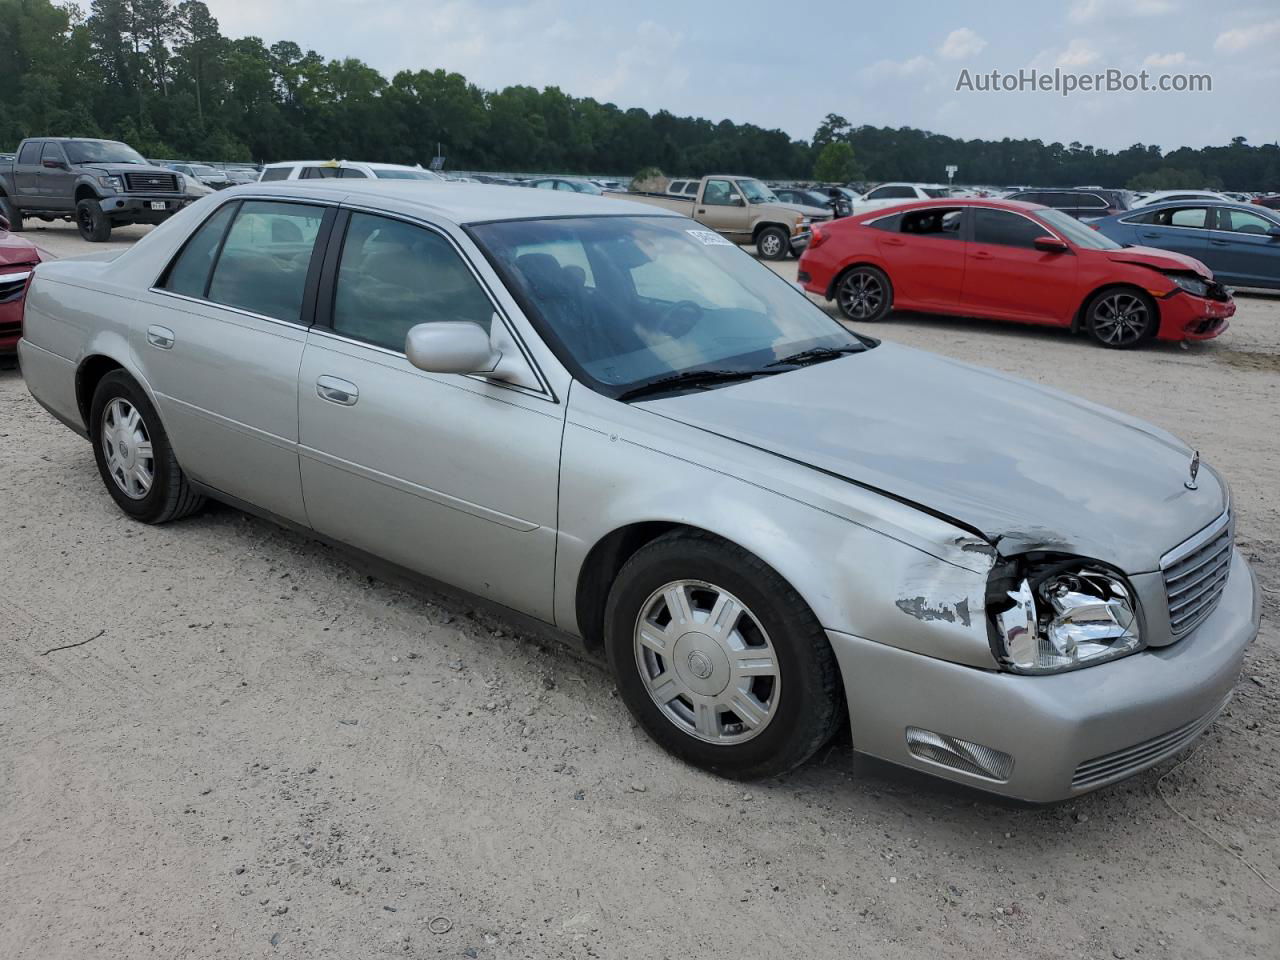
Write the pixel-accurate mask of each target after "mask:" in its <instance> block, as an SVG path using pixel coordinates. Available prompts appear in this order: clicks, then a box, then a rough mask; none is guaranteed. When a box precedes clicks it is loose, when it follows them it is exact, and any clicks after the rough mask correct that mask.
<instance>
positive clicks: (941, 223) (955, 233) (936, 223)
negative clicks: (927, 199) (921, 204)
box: [899, 207, 964, 240]
mask: <svg viewBox="0 0 1280 960" xmlns="http://www.w3.org/2000/svg"><path fill="white" fill-rule="evenodd" d="M963 215H964V211H963V210H961V209H960V208H958V207H933V208H931V209H928V210H912V211H910V212H908V213H904V214H902V221H901V226H900V227H899V230H900V232H901V233H909V234H912V235H915V236H929V237H932V238H934V239H936V240H959V239H960V222H961V217H962V216H963Z"/></svg>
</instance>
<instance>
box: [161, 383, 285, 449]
mask: <svg viewBox="0 0 1280 960" xmlns="http://www.w3.org/2000/svg"><path fill="white" fill-rule="evenodd" d="M153 392H154V393H155V397H156V399H157V400H161V401H163V402H165V403H172V404H175V405H176V406H179V407H182V408H183V409H185V410H187V411H189V412H190V413H193V414H195V415H196V416H198V417H201V418H203V419H205V420H208V421H209V422H210V423H216V424H217V425H218V426H220V427H226V428H228V429H230V430H234V431H235V432H237V433H242V434H244V435H245V436H246V437H250V438H251V439H253V440H261V441H263V442H264V443H269V444H271V446H273V447H279V448H280V449H281V450H287V451H289V452H290V453H296V452H297V448H298V442H297V441H296V440H290V439H289V438H288V437H281V436H278V435H276V434H274V433H270V432H268V431H266V430H262V429H259V428H258V427H253V426H250V425H249V424H247V423H243V422H241V421H240V420H232V419H231V418H230V417H224V416H223V415H222V414H220V413H214V412H213V411H212V410H206V409H205V408H204V407H197V406H196V405H195V404H194V403H188V402H187V401H185V400H179V399H178V398H177V397H174V396H170V395H169V394H167V393H159V392H156V391H153Z"/></svg>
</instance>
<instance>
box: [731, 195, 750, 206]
mask: <svg viewBox="0 0 1280 960" xmlns="http://www.w3.org/2000/svg"><path fill="white" fill-rule="evenodd" d="M746 203H747V201H745V200H743V199H742V196H741V195H740V194H737V193H735V194H733V195H732V196H730V197H729V206H731V207H743V206H746Z"/></svg>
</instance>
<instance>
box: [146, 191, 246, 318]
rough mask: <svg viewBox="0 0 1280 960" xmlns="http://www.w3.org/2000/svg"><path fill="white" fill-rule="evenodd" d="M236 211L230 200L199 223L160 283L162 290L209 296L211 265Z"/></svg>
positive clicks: (192, 295)
mask: <svg viewBox="0 0 1280 960" xmlns="http://www.w3.org/2000/svg"><path fill="white" fill-rule="evenodd" d="M235 210H236V205H235V204H234V203H228V204H227V205H226V206H224V207H223V208H222V209H221V210H219V211H218V212H217V213H215V214H214V215H213V216H212V217H210V218H209V219H208V220H206V221H205V222H204V223H203V224H201V225H200V229H199V230H197V231H196V232H195V235H194V236H192V238H191V239H190V240H188V241H187V245H186V246H185V247H183V248H182V252H181V253H179V254H178V259H177V260H175V261H174V262H173V265H172V266H171V267H169V272H168V274H167V276H166V277H165V278H164V281H163V282H162V283H161V287H162V288H163V289H165V290H170V291H172V292H173V293H180V294H182V295H183V296H184V297H195V298H197V299H200V300H203V299H204V298H205V297H206V295H207V294H208V287H209V272H210V268H212V267H213V261H214V258H215V257H216V256H217V255H218V248H219V247H220V246H221V244H222V237H223V235H224V234H225V233H226V232H227V224H229V223H230V222H231V217H232V215H233V214H234V213H235Z"/></svg>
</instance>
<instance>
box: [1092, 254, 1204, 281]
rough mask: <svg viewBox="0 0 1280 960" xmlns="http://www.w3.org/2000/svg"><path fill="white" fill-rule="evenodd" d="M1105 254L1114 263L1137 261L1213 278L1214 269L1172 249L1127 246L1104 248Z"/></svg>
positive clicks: (1143, 264) (1151, 265) (1145, 265)
mask: <svg viewBox="0 0 1280 960" xmlns="http://www.w3.org/2000/svg"><path fill="white" fill-rule="evenodd" d="M1102 253H1103V255H1104V256H1105V257H1106V258H1107V259H1108V260H1110V261H1111V262H1112V263H1136V264H1139V265H1140V266H1144V267H1154V268H1155V269H1156V270H1189V271H1191V272H1192V273H1198V274H1200V276H1202V277H1204V278H1205V279H1206V280H1212V279H1213V271H1212V270H1210V269H1209V268H1208V267H1206V266H1205V265H1204V264H1203V263H1201V262H1200V261H1199V260H1197V259H1196V258H1195V257H1188V256H1186V255H1185V254H1181V253H1174V252H1173V251H1171V250H1157V249H1155V248H1154V247H1125V248H1124V249H1122V250H1104V251H1102Z"/></svg>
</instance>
